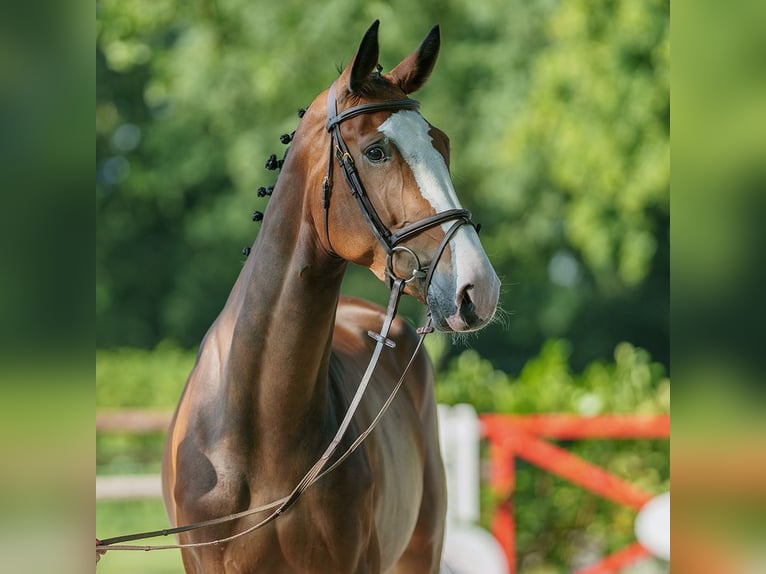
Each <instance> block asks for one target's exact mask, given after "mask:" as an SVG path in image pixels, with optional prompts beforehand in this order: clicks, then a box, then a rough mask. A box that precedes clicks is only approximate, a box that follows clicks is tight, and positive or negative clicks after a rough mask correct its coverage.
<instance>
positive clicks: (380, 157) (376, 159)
mask: <svg viewBox="0 0 766 574" xmlns="http://www.w3.org/2000/svg"><path fill="white" fill-rule="evenodd" d="M364 155H365V156H367V159H369V160H370V161H371V162H373V163H380V162H382V161H385V160H386V152H385V151H384V150H383V148H382V147H380V146H377V145H376V146H372V147H371V148H369V149H368V150H367V151H365V152H364Z"/></svg>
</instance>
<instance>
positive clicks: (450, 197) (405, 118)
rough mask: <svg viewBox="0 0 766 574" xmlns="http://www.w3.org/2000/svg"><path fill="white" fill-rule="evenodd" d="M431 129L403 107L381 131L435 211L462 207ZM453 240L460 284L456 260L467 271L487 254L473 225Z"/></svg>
mask: <svg viewBox="0 0 766 574" xmlns="http://www.w3.org/2000/svg"><path fill="white" fill-rule="evenodd" d="M429 130H430V126H429V125H428V122H426V120H425V119H423V116H421V115H420V114H419V113H418V112H416V111H414V110H400V111H398V112H396V113H394V114H391V116H389V118H388V119H387V120H386V121H385V122H383V123H382V124H381V126H380V127H379V128H378V131H379V132H381V133H383V134H384V135H385V136H386V137H388V139H389V140H391V141H392V142H394V144H395V145H396V147H397V148H398V150H399V153H400V154H401V155H402V157H403V158H404V160H405V161H406V162H407V165H409V166H410V169H411V170H412V174H413V175H414V176H415V181H416V182H417V184H418V187H419V188H420V193H421V194H422V195H423V198H424V199H425V200H427V201H428V202H429V203H430V204H431V207H433V209H434V211H435V212H436V213H440V212H442V211H446V210H448V209H460V208H461V207H462V206H461V205H460V201H459V200H458V198H457V194H456V193H455V188H454V187H453V186H452V179H451V178H450V175H449V169H447V164H446V162H445V161H444V158H443V157H442V155H441V154H440V153H439V152H438V151H436V148H435V147H434V145H433V139H432V138H431V135H430V134H429V133H428V132H429ZM453 223H454V222H452V221H448V222H445V223H442V229H444V231H445V232H446V231H447V230H448V229H449V228H450V227H451V226H452V224H453ZM450 243H451V245H452V269H453V270H454V271H455V274H456V287H457V286H460V285H463V283H464V281H463V278H462V277H461V268H459V267H458V266H457V264H456V263H457V261H460V262H461V263H464V264H465V267H464V269H466V270H467V269H470V268H471V267H472V266H474V265H477V266H478V265H482V263H483V262H484V261H483V260H484V259H485V256H484V253H483V250H482V247H481V243H480V242H479V236H478V235H477V234H476V232H475V230H474V229H473V227H471V226H463V227H461V228H460V229H459V230H458V232H457V233H456V234H455V236H454V238H453V239H452V241H451V242H450ZM461 267H462V266H461Z"/></svg>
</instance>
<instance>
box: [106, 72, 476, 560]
mask: <svg viewBox="0 0 766 574" xmlns="http://www.w3.org/2000/svg"><path fill="white" fill-rule="evenodd" d="M419 107H420V104H419V102H418V101H417V100H412V99H409V98H407V99H400V100H389V101H385V102H374V103H368V104H360V105H358V106H354V107H351V108H348V109H346V110H344V111H342V112H340V113H338V111H337V100H336V96H335V84H333V85H332V86H330V90H329V92H328V96H327V117H328V120H327V131H328V132H329V133H330V138H331V139H330V157H329V161H328V164H327V175H326V177H325V179H324V182H323V184H322V206H323V210H324V223H325V237H326V240H327V244H328V246H329V247H330V249H331V250H332V244H331V243H330V232H329V228H328V225H329V211H330V196H331V195H332V188H333V178H332V173H333V158H335V160H336V161H337V162H338V164H339V166H340V168H341V170H342V171H343V175H344V177H345V180H346V182H347V183H348V186H349V188H350V190H351V193H352V194H353V196H354V197H355V198H356V200H357V203H358V205H359V208H360V209H361V211H362V214H363V215H364V217H365V219H366V221H367V223H368V224H369V226H370V228H371V229H372V231H373V233H374V234H375V236H376V237H377V239H378V240H379V241H380V242H381V243H382V245H383V247H384V248H385V250H386V253H387V259H386V273H387V275H388V278H389V285H390V287H391V295H390V297H389V301H388V307H387V309H386V316H385V319H384V321H383V325H382V327H381V330H380V332H374V331H368V335H369V336H370V337H372V338H373V339H374V340H375V342H376V344H375V348H374V350H373V353H372V356H371V358H370V362H369V364H368V365H367V369H366V371H365V373H364V375H363V377H362V379H361V381H360V382H359V387H358V388H357V391H356V393H355V394H354V397H353V399H352V400H351V403H350V404H349V407H348V409H347V411H346V414H345V416H344V418H343V420H342V422H341V424H340V425H339V427H338V430H337V431H336V433H335V436H334V437H333V439H332V441H331V442H330V444H329V445H328V446H327V448H326V449H325V451H324V453H323V454H322V456H320V457H319V459H318V460H317V461H316V463H314V465H313V466H312V467H311V468H310V469H309V471H308V472H307V473H306V474H305V475H304V476H303V478H302V479H301V480H300V482H299V483H298V484H297V485H296V486H295V488H293V490H292V492H291V493H290V494H289V495H288V496H285V497H283V498H281V499H279V500H275V501H273V502H270V503H268V504H265V505H262V506H258V507H256V508H250V509H248V510H245V511H242V512H238V513H235V514H230V515H228V516H224V517H220V518H214V519H211V520H206V521H202V522H196V523H193V524H188V525H184V526H178V527H175V528H166V529H162V530H154V531H150V532H140V533H137V534H126V535H123V536H115V537H113V538H108V539H104V540H97V541H96V552H97V555H98V554H103V553H105V552H106V551H107V550H142V551H149V550H166V549H179V548H198V547H202V546H213V545H220V544H223V543H226V542H230V541H232V540H234V539H236V538H240V537H242V536H245V535H247V534H250V533H251V532H253V531H255V530H257V529H259V528H262V527H264V526H266V525H267V524H269V523H270V522H273V521H274V520H276V519H277V518H279V517H280V516H281V515H282V514H284V513H285V512H286V511H287V510H288V509H289V508H290V507H291V506H293V504H295V503H296V502H297V501H298V499H299V498H300V496H301V495H302V494H303V492H305V491H306V489H308V488H309V487H310V486H312V485H313V484H315V483H316V482H317V481H318V480H320V479H321V478H322V477H324V476H326V475H327V474H329V473H330V472H332V471H333V470H335V468H337V467H338V466H339V465H340V464H341V463H342V462H343V461H344V460H346V458H348V457H349V456H351V454H352V453H353V452H354V451H355V450H356V449H357V448H358V447H359V446H360V445H361V444H362V443H363V442H364V440H365V439H366V438H367V436H368V435H369V434H370V433H371V432H372V431H373V429H374V428H375V427H376V426H377V424H378V422H379V421H380V419H381V418H382V417H383V415H384V414H385V412H386V411H387V410H388V407H389V406H390V405H391V403H392V402H393V400H394V398H395V397H396V394H397V393H398V391H399V389H400V388H401V386H402V384H403V383H404V379H405V377H406V376H407V373H408V372H409V370H410V367H411V366H412V364H413V363H414V362H415V358H416V357H417V355H418V353H419V351H420V349H421V347H422V346H423V342H424V340H425V337H426V335H427V334H428V333H431V332H432V331H433V327H432V325H431V314H430V312H429V313H428V316H427V318H426V322H425V324H424V325H423V326H422V327H420V328H419V329H418V330H417V332H418V334H419V335H420V337H419V339H418V342H417V344H416V346H415V350H414V351H413V353H412V356H411V357H410V359H409V361H408V363H407V365H406V366H405V368H404V371H403V372H402V374H401V376H400V378H399V380H398V381H397V383H396V385H394V387H393V389H392V390H391V392H390V394H389V396H388V397H387V399H386V401H385V402H384V403H383V406H382V407H381V408H380V410H379V411H378V414H377V415H376V416H375V418H374V419H373V420H372V422H371V423H370V424H369V426H368V427H367V428H366V429H365V430H364V432H362V433H361V434H360V435H359V436H358V437H357V438H356V440H354V442H353V443H352V444H351V445H350V446H349V447H348V448H347V449H346V450H345V451H344V452H343V453H342V454H341V455H340V456H339V457H337V459H336V460H335V461H334V462H333V463H332V464H331V465H330V466H329V467H328V468H325V467H326V466H327V464H328V463H329V462H330V460H331V458H332V457H333V455H335V453H336V451H337V449H338V447H339V446H340V443H341V441H342V440H343V437H344V436H345V434H346V431H347V430H348V427H349V426H350V424H351V420H352V418H353V416H354V413H355V412H356V410H357V408H358V406H359V403H360V402H361V400H362V397H363V395H364V392H365V390H366V388H367V386H368V384H369V382H370V380H371V378H372V375H373V373H374V371H375V367H376V366H377V363H378V360H379V358H380V355H381V352H382V350H383V348H384V347H390V348H394V347H395V346H396V343H395V342H394V341H392V340H390V339H389V338H388V333H389V331H390V328H391V325H392V323H393V320H394V317H395V316H396V312H397V308H398V305H399V300H400V298H401V296H402V294H403V292H404V287H405V285H406V284H408V283H410V282H412V281H414V280H416V279H422V280H423V293H424V294H425V296H426V297H427V295H428V287H429V285H430V284H431V279H432V278H433V273H434V270H435V268H436V266H437V264H438V262H439V260H440V259H441V256H442V254H443V253H444V250H445V249H446V247H447V245H448V244H449V242H450V240H451V239H452V237H453V236H454V235H455V233H457V231H458V229H460V227H462V226H463V225H471V226H473V227H477V226H476V225H475V224H474V222H473V221H472V220H471V212H470V211H468V210H466V209H448V210H446V211H442V212H440V213H437V214H435V215H432V216H430V217H426V218H424V219H421V220H420V221H417V222H415V223H412V224H410V225H407V226H405V227H403V228H402V229H399V230H398V231H396V232H393V233H392V232H391V231H390V230H389V229H388V227H386V225H385V224H384V223H383V221H382V220H381V218H380V216H379V215H378V212H377V211H376V210H375V206H374V205H373V204H372V201H371V200H370V197H369V196H368V195H367V192H366V190H365V188H364V185H363V184H362V181H361V179H360V178H359V173H358V171H357V169H356V166H355V165H354V159H353V157H352V156H351V154H350V153H349V151H348V147H347V146H346V142H345V141H344V140H343V136H342V135H341V132H340V124H341V123H342V122H344V121H345V120H348V119H350V118H353V117H355V116H358V115H360V114H368V113H374V112H378V111H384V110H396V111H398V110H417V109H418V108H419ZM449 221H453V222H454V223H453V224H452V225H451V226H450V227H449V228H448V229H447V230H446V232H445V234H444V237H443V239H442V240H441V242H440V243H439V245H438V246H437V248H436V251H435V252H434V255H433V256H432V258H431V263H430V265H429V266H428V267H423V266H422V264H421V262H420V259H419V258H418V256H417V255H416V254H415V252H414V251H412V250H411V249H410V248H408V247H406V246H404V245H401V244H402V243H403V242H405V241H407V240H408V239H410V238H412V237H415V236H416V235H419V234H420V233H422V232H424V231H426V230H428V229H431V228H433V227H436V226H438V225H441V224H442V223H446V222H449ZM397 252H406V253H408V254H409V255H410V256H411V257H413V259H414V261H415V266H414V269H413V270H412V275H411V276H410V277H408V278H400V277H397V276H396V274H395V273H394V269H393V257H394V255H395V254H396V253H397ZM268 510H271V511H272V512H271V513H270V514H269V515H268V516H267V517H266V518H264V519H263V520H261V521H260V522H258V523H256V524H254V525H252V526H250V527H248V528H247V529H245V530H243V531H241V532H238V533H236V534H233V535H231V536H228V537H226V538H220V539H217V540H211V541H206V542H193V543H182V544H165V545H152V546H147V545H120V544H119V543H120V542H129V541H135V540H143V539H146V538H155V537H158V536H168V535H170V534H179V533H182V532H188V531H191V530H198V529H201V528H207V527H211V526H215V525H218V524H224V523H227V522H232V521H234V520H239V519H241V518H245V517H247V516H252V515H254V514H259V513H262V512H266V511H268Z"/></svg>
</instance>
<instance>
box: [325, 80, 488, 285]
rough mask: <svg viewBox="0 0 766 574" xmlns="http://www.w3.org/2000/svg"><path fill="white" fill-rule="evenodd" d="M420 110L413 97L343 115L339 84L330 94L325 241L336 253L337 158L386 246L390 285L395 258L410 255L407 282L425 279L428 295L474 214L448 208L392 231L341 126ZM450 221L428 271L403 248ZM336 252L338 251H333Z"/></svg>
mask: <svg viewBox="0 0 766 574" xmlns="http://www.w3.org/2000/svg"><path fill="white" fill-rule="evenodd" d="M418 109H420V102H418V101H417V100H413V99H411V98H404V99H399V100H388V101H383V102H372V103H367V104H359V105H358V106H353V107H351V108H348V109H346V110H343V111H342V112H340V113H338V100H337V96H336V93H335V83H333V84H332V85H331V86H330V89H329V90H328V92H327V131H328V132H329V133H330V157H329V158H328V161H327V175H326V176H325V178H324V182H323V183H322V208H323V210H324V229H325V239H326V241H327V244H328V246H329V247H330V249H331V250H332V242H331V241H330V226H329V219H330V215H329V214H330V197H331V196H332V188H333V165H334V162H333V158H334V159H335V160H336V161H337V162H338V165H339V166H340V168H341V171H342V172H343V177H344V178H345V180H346V183H347V184H348V187H349V189H350V191H351V194H352V195H353V196H354V198H355V199H356V202H357V204H358V205H359V209H360V210H361V212H362V215H363V216H364V218H365V220H366V221H367V224H368V225H369V227H370V229H371V230H372V232H373V233H374V235H375V237H376V238H377V239H378V241H379V242H380V243H381V244H382V245H383V248H384V249H385V250H386V254H387V257H386V273H387V275H388V278H389V286H392V285H393V281H394V280H395V279H396V274H395V273H394V269H393V259H394V255H395V254H396V253H397V252H406V253H408V254H409V255H410V256H411V257H412V258H413V259H414V261H415V268H414V269H413V272H412V276H411V277H409V278H407V279H406V282H407V283H409V282H411V281H413V280H415V279H424V282H423V293H424V295H426V296H427V294H428V287H429V286H430V284H431V278H432V277H433V271H434V269H435V267H436V264H437V263H438V261H439V259H440V258H441V255H442V253H443V252H444V250H445V249H446V247H447V245H448V244H449V242H450V240H451V239H452V236H453V235H454V234H455V233H457V230H458V229H460V227H462V226H463V225H472V226H473V227H476V225H475V224H474V222H473V221H472V220H471V212H470V211H468V210H467V209H447V210H445V211H442V212H439V213H436V214H434V215H431V216H429V217H425V218H423V219H421V220H420V221H416V222H415V223H411V224H410V225H407V226H405V227H403V228H401V229H399V230H398V231H396V232H391V230H390V229H388V227H387V226H386V224H385V223H383V221H382V220H381V218H380V216H379V215H378V212H377V210H376V209H375V206H374V205H373V203H372V201H371V200H370V196H369V195H368V194H367V191H366V190H365V188H364V184H363V183H362V180H361V179H360V177H359V172H358V171H357V169H356V164H355V162H354V158H353V157H352V156H351V153H350V152H349V150H348V146H347V145H346V142H345V141H344V140H343V134H341V129H340V124H341V123H343V122H344V121H346V120H349V119H351V118H353V117H356V116H359V115H362V114H371V113H374V112H380V111H387V110H394V111H400V110H418ZM448 221H454V223H453V224H452V226H451V227H450V228H448V229H447V231H446V232H445V235H444V239H443V240H442V242H441V243H440V244H439V246H438V247H437V249H436V251H435V252H434V254H433V256H432V258H431V265H430V266H429V267H428V268H424V267H423V266H422V265H421V263H420V259H419V258H418V256H417V255H416V254H415V252H414V251H412V250H411V249H409V248H408V247H405V246H403V245H401V244H402V243H404V242H405V241H407V240H408V239H411V238H413V237H415V236H416V235H419V234H421V233H423V232H424V231H426V230H428V229H431V228H432V227H437V226H439V225H441V224H442V223H446V222H448ZM333 251H334V250H333Z"/></svg>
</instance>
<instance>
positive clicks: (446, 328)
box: [428, 295, 491, 333]
mask: <svg viewBox="0 0 766 574" xmlns="http://www.w3.org/2000/svg"><path fill="white" fill-rule="evenodd" d="M428 309H429V311H430V312H431V320H432V321H433V325H434V328H435V329H436V330H437V331H440V332H442V333H470V332H471V331H478V330H479V329H482V328H484V327H485V326H486V325H487V323H489V321H490V319H491V317H490V318H488V319H481V318H479V317H478V316H476V315H474V314H470V313H469V314H468V315H467V316H466V315H464V314H463V313H461V312H460V310H458V309H456V307H455V305H454V304H451V305H450V304H446V305H445V304H443V302H441V301H439V300H438V299H437V298H436V297H432V296H430V295H429V297H428Z"/></svg>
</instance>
